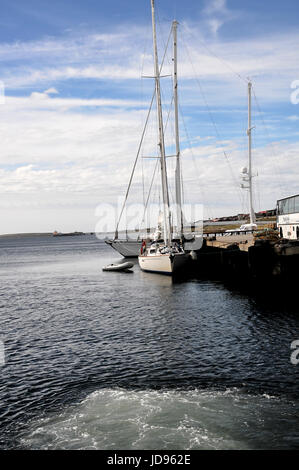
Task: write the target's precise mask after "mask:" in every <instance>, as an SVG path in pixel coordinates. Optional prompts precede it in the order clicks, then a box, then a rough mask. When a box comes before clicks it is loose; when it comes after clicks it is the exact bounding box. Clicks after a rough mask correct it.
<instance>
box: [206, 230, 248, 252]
mask: <svg viewBox="0 0 299 470" xmlns="http://www.w3.org/2000/svg"><path fill="white" fill-rule="evenodd" d="M254 242H255V240H254V237H253V235H252V234H251V233H248V234H246V235H245V234H244V235H243V234H238V235H228V236H225V237H224V236H217V237H214V238H213V239H209V238H208V239H207V241H206V244H207V246H210V247H214V248H223V249H226V250H231V249H240V250H241V251H248V249H249V247H250V246H253V245H254Z"/></svg>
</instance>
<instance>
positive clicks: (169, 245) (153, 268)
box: [138, 0, 189, 274]
mask: <svg viewBox="0 0 299 470" xmlns="http://www.w3.org/2000/svg"><path fill="white" fill-rule="evenodd" d="M151 10H152V31H153V49H154V79H155V96H156V103H157V117H158V119H157V122H158V127H159V143H158V147H159V153H160V155H159V159H160V166H161V185H162V196H163V225H164V239H163V243H159V242H155V241H154V242H153V243H151V244H150V246H149V247H146V246H143V247H142V253H141V254H140V255H139V256H138V262H139V266H140V268H141V269H142V270H143V271H148V272H157V273H161V274H175V273H176V272H178V271H180V270H182V268H183V267H184V266H186V264H187V262H188V259H189V255H187V254H186V253H185V251H184V247H183V244H182V236H183V232H182V230H183V217H182V196H181V180H180V178H181V176H180V175H181V170H180V145H179V125H178V94H177V88H178V83H177V24H178V23H177V21H173V24H172V32H173V45H174V54H173V55H174V57H173V59H174V60H173V63H174V114H175V136H176V169H175V179H176V188H175V189H176V204H177V231H178V233H179V236H180V240H179V242H173V241H172V227H171V213H170V204H169V188H168V176H167V165H166V152H165V142H164V124H163V114H162V103H161V89H160V69H159V63H158V50H157V36H156V21H155V4H154V0H151Z"/></svg>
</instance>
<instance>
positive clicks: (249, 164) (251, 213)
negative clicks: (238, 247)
mask: <svg viewBox="0 0 299 470" xmlns="http://www.w3.org/2000/svg"><path fill="white" fill-rule="evenodd" d="M251 89H252V83H251V82H248V129H247V135H248V182H249V211H250V223H251V224H254V223H255V221H256V218H255V212H254V209H253V192H252V158H251V132H252V127H251Z"/></svg>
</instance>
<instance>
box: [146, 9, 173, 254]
mask: <svg viewBox="0 0 299 470" xmlns="http://www.w3.org/2000/svg"><path fill="white" fill-rule="evenodd" d="M151 5H152V26H153V45H154V66H155V82H156V99H157V112H158V123H159V148H160V162H161V179H162V194H163V215H164V241H165V243H166V244H167V245H168V246H169V245H170V242H171V224H170V210H169V193H168V183H167V169H166V157H165V143H164V129H163V115H162V105H161V89H160V71H159V65H158V50H157V36H156V22H155V2H154V0H151Z"/></svg>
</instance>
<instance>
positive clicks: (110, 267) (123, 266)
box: [102, 262, 134, 272]
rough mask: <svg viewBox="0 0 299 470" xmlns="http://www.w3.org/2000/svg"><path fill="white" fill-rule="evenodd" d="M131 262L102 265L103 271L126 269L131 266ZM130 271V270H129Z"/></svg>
mask: <svg viewBox="0 0 299 470" xmlns="http://www.w3.org/2000/svg"><path fill="white" fill-rule="evenodd" d="M133 266H134V264H133V263H129V262H126V263H121V264H108V266H104V267H103V269H102V270H103V271H128V270H129V269H130V268H133ZM130 272H131V271H130Z"/></svg>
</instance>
